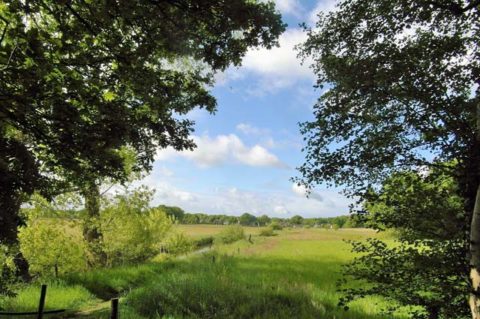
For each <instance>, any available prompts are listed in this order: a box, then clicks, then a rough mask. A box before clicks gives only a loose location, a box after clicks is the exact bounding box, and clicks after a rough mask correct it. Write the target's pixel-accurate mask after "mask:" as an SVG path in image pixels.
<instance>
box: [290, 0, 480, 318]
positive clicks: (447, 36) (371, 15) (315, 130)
mask: <svg viewBox="0 0 480 319" xmlns="http://www.w3.org/2000/svg"><path fill="white" fill-rule="evenodd" d="M307 32H308V39H307V41H306V42H305V43H304V44H303V45H302V47H301V55H303V56H304V57H305V58H311V59H312V61H313V62H312V68H313V70H314V71H315V73H316V74H317V76H318V78H317V84H318V87H319V88H321V89H322V88H323V92H322V95H321V97H320V99H319V100H318V102H317V104H316V105H315V110H314V113H315V119H314V120H313V121H311V122H308V123H304V124H303V125H302V126H301V130H302V132H303V134H304V136H305V138H306V140H307V146H306V148H305V151H306V161H305V163H304V164H303V165H302V166H301V167H300V168H299V170H300V172H301V174H302V178H300V181H301V182H303V183H305V184H315V183H321V182H326V183H328V184H336V185H346V186H347V188H348V189H350V194H351V195H358V196H360V198H361V197H362V195H365V193H366V191H367V190H369V189H370V188H371V187H374V188H375V187H377V186H378V185H380V183H381V182H382V181H384V180H385V179H386V178H387V177H388V176H391V174H392V173H393V172H395V171H400V170H405V169H410V168H418V167H435V168H436V169H440V170H442V171H444V172H445V173H446V174H450V175H451V176H452V177H454V178H455V180H456V183H457V184H458V188H459V190H458V192H459V195H460V196H461V197H462V198H463V199H464V204H465V205H464V208H463V209H464V212H465V220H464V223H463V227H464V228H463V232H464V233H466V234H467V236H470V238H469V242H470V252H469V253H468V254H465V256H464V258H465V259H468V258H469V262H470V268H471V276H472V287H471V291H472V292H471V296H470V304H471V310H472V314H473V318H475V319H478V318H480V298H479V297H480V286H479V285H480V100H479V99H480V97H479V93H480V50H479V48H480V47H479V45H478V44H479V43H480V1H478V0H459V1H452V0H433V1H432V0H428V1H427V0H420V1H403V0H402V1H390V0H382V1H380V0H373V1H361V0H354V1H342V2H340V3H339V4H338V5H337V7H336V10H335V11H332V12H330V13H327V14H321V15H319V18H318V22H317V24H316V26H315V28H313V29H308V30H307ZM451 161H456V162H457V163H458V165H457V166H455V169H452V167H451V166H450V165H447V164H445V163H448V162H451ZM431 266H432V267H435V265H431Z"/></svg>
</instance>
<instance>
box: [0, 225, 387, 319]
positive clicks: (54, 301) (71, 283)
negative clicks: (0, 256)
mask: <svg viewBox="0 0 480 319" xmlns="http://www.w3.org/2000/svg"><path fill="white" fill-rule="evenodd" d="M179 227H180V228H181V229H182V230H183V231H185V232H186V233H187V234H188V235H189V236H191V237H194V238H201V237H202V236H209V235H215V234H218V232H219V231H221V230H222V229H223V227H224V226H208V225H205V226H203V225H193V226H183V225H182V226H179ZM258 232H259V229H258V228H246V229H245V233H246V235H247V238H248V237H249V234H252V237H251V241H248V240H247V239H246V240H241V241H238V242H236V243H233V244H230V245H214V246H213V248H212V249H211V250H208V251H205V250H204V251H201V252H195V253H192V254H190V255H188V256H181V257H178V258H175V259H172V258H167V259H166V258H165V257H164V256H159V257H157V258H155V260H153V261H151V262H149V263H145V264H142V265H137V266H124V267H117V268H112V269H99V270H94V271H89V272H86V273H82V274H74V275H71V276H68V277H64V278H62V279H61V280H57V281H55V282H51V283H49V291H48V294H47V308H50V309H52V308H57V309H58V308H67V309H69V314H68V317H69V318H72V317H82V318H108V302H106V301H108V300H109V298H112V297H115V296H120V297H121V305H120V307H121V318H326V319H327V318H331V319H333V318H335V319H342V318H344V319H347V318H349V319H376V318H385V317H384V316H381V315H379V311H380V306H381V304H382V302H381V301H380V300H375V299H366V300H362V301H358V302H357V303H354V304H352V306H351V309H350V310H349V311H347V312H345V311H344V310H342V309H340V308H338V307H337V302H338V298H339V295H338V293H337V292H336V286H335V283H336V281H337V279H338V278H339V276H340V273H339V271H340V266H341V264H343V263H345V262H347V261H348V260H349V259H351V258H352V255H351V253H350V252H349V246H348V244H347V243H345V242H344V241H343V240H344V239H355V240H362V239H365V238H367V237H376V236H377V237H378V234H376V233H375V232H373V231H371V230H366V229H340V230H325V229H301V228H298V229H289V230H282V231H279V232H278V235H277V236H273V237H260V236H258V235H257V234H258ZM38 290H39V289H38V288H37V287H34V286H31V287H25V288H23V289H22V290H21V291H20V293H19V295H18V296H17V297H16V298H12V299H5V300H3V301H2V302H1V304H2V306H3V308H5V309H8V310H15V311H21V310H33V309H35V307H36V303H37V298H38V293H39V292H38ZM50 318H52V317H50Z"/></svg>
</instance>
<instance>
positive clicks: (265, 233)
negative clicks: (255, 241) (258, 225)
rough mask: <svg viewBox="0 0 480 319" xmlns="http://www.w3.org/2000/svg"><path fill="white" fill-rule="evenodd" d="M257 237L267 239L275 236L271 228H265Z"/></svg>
mask: <svg viewBox="0 0 480 319" xmlns="http://www.w3.org/2000/svg"><path fill="white" fill-rule="evenodd" d="M259 235H260V236H264V237H269V236H275V235H276V234H275V232H274V231H273V228H272V227H267V228H264V229H262V230H261V231H260V233H259Z"/></svg>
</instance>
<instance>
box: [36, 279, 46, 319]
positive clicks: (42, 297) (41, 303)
mask: <svg viewBox="0 0 480 319" xmlns="http://www.w3.org/2000/svg"><path fill="white" fill-rule="evenodd" d="M46 296H47V285H42V289H41V291H40V301H39V303H38V316H37V318H38V319H42V318H43V308H45V297H46Z"/></svg>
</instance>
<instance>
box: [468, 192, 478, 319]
mask: <svg viewBox="0 0 480 319" xmlns="http://www.w3.org/2000/svg"><path fill="white" fill-rule="evenodd" d="M470 279H471V283H472V292H471V294H470V310H471V311H472V318H473V319H480V185H479V186H478V189H477V196H476V198H475V207H474V209H473V216H472V223H471V228H470Z"/></svg>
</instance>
